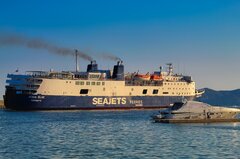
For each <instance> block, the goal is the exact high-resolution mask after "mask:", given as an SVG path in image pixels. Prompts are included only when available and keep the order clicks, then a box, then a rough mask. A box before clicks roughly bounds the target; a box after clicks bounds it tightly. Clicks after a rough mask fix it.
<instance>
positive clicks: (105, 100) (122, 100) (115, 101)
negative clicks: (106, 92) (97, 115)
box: [92, 97, 127, 105]
mask: <svg viewBox="0 0 240 159" xmlns="http://www.w3.org/2000/svg"><path fill="white" fill-rule="evenodd" d="M126 103H127V99H126V98H121V97H119V98H96V97H95V98H93V99H92V104H93V105H99V104H107V105H109V104H126Z"/></svg>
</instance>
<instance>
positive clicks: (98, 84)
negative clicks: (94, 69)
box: [75, 81, 105, 86]
mask: <svg viewBox="0 0 240 159" xmlns="http://www.w3.org/2000/svg"><path fill="white" fill-rule="evenodd" d="M75 84H76V85H85V82H84V81H76V82H75ZM86 85H92V86H95V85H97V86H100V85H102V86H104V85H105V82H89V81H87V82H86Z"/></svg>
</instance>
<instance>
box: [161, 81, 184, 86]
mask: <svg viewBox="0 0 240 159" xmlns="http://www.w3.org/2000/svg"><path fill="white" fill-rule="evenodd" d="M164 85H184V86H185V85H187V83H176V82H174V83H171V82H169V83H164Z"/></svg>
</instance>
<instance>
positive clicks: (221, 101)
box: [197, 88, 240, 106]
mask: <svg viewBox="0 0 240 159" xmlns="http://www.w3.org/2000/svg"><path fill="white" fill-rule="evenodd" d="M204 90H205V93H204V94H203V95H202V97H200V98H198V99H197V100H198V101H201V102H205V103H208V104H210V105H221V106H235V105H237V106H240V89H236V90H232V91H215V90H212V89H209V88H204Z"/></svg>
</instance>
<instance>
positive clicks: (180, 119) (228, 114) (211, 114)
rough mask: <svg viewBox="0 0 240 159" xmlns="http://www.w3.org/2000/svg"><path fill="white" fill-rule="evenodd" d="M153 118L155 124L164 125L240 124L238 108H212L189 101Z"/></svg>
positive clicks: (163, 111) (179, 103)
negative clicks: (160, 123)
mask: <svg viewBox="0 0 240 159" xmlns="http://www.w3.org/2000/svg"><path fill="white" fill-rule="evenodd" d="M159 113H160V114H158V115H154V116H152V118H153V120H154V121H155V122H162V123H212V122H240V118H239V114H240V109H238V108H226V107H217V106H210V105H208V104H206V103H202V102H196V101H187V102H178V103H174V105H173V106H172V107H169V108H167V109H165V110H161V111H159Z"/></svg>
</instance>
